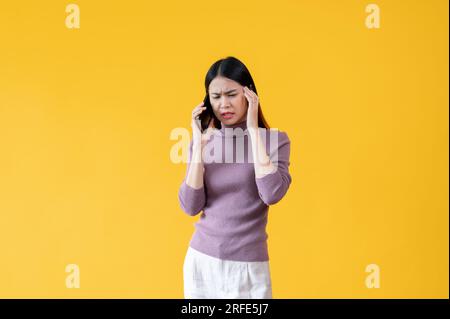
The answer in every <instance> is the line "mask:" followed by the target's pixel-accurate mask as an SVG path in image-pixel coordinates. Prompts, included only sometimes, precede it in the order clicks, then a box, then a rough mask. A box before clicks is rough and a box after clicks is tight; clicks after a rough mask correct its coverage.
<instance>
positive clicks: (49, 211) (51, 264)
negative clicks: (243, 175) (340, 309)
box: [0, 0, 449, 298]
mask: <svg viewBox="0 0 450 319" xmlns="http://www.w3.org/2000/svg"><path fill="white" fill-rule="evenodd" d="M68 3H70V2H69V1H67V2H66V1H49V0H48V1H8V2H2V4H1V5H0V152H1V153H0V154H1V156H0V252H1V257H0V258H1V259H0V260H1V262H0V297H3V298H5V297H8V298H15V297H25V298H35V297H42V298H50V297H56V298H59V297H63V298H80V297H87V298H111V297H118V298H120V297H123V298H183V287H182V263H183V259H184V256H185V253H186V249H187V245H188V242H189V240H190V237H191V235H192V232H193V231H194V227H193V223H194V222H195V221H196V220H197V219H198V217H199V215H198V216H197V217H194V218H192V217H189V216H188V215H186V214H185V213H184V212H183V211H182V210H181V209H180V207H179V203H178V198H177V192H178V187H179V185H180V183H181V181H182V179H183V176H184V174H185V169H186V166H185V164H183V163H181V164H174V163H172V162H171V161H170V159H169V152H170V149H171V147H172V145H174V144H175V141H172V140H170V139H169V135H170V132H171V130H172V129H174V128H176V127H185V128H187V129H189V130H190V129H191V128H190V115H191V111H192V109H193V108H194V107H195V106H196V105H197V104H198V103H200V102H201V101H202V99H203V97H204V87H203V81H204V76H205V74H206V71H207V70H208V68H209V66H210V65H211V64H212V63H213V62H215V61H216V60H218V59H219V58H223V57H226V56H228V55H232V56H236V57H238V58H239V59H241V60H242V61H243V62H244V63H245V64H246V65H247V66H248V68H249V69H250V71H251V72H252V75H253V77H254V79H255V83H256V86H257V88H258V92H259V96H260V101H261V106H262V109H263V111H264V114H265V116H266V118H267V120H268V122H269V124H270V126H271V127H275V128H279V129H281V130H283V131H286V132H287V133H288V135H289V137H290V139H291V166H290V171H291V174H292V178H293V182H292V184H291V187H290V189H289V191H288V193H287V195H286V197H284V198H283V200H282V201H281V202H279V203H278V204H276V205H274V206H272V207H271V208H270V213H269V224H268V228H267V231H268V234H269V254H270V260H271V261H270V262H271V272H272V280H273V295H274V298H448V296H449V286H448V282H449V278H448V271H449V265H448V261H449V255H448V252H449V246H448V239H449V238H448V235H449V233H448V225H449V224H448V222H449V220H448V84H449V83H448V2H447V1H444V0H442V1H437V0H435V1H425V0H423V1H406V0H405V1H399V0H396V1H373V3H376V4H378V5H379V6H380V9H381V21H380V22H381V28H380V29H368V28H367V27H366V26H365V18H366V16H367V15H368V14H367V13H366V12H365V6H366V5H367V4H368V3H371V2H369V1H356V0H355V1H350V0H345V1H334V0H328V1H313V0H311V1H286V0H280V1H277V2H273V1H235V0H229V1H169V2H165V1H134V0H131V1H126V2H115V1H85V0H83V1H76V2H74V3H76V4H78V5H79V6H80V10H81V12H80V18H81V19H80V22H81V28H80V29H78V30H77V29H72V30H71V29H68V28H66V26H65V18H66V15H67V13H65V6H66V5H67V4H68ZM71 263H75V264H77V265H79V267H80V276H81V277H80V284H81V288H79V289H68V288H66V286H65V279H66V276H67V275H68V274H67V273H66V272H65V266H66V265H67V264H71ZM372 263H374V264H377V265H379V266H380V270H381V274H380V275H381V277H380V284H381V287H380V288H379V289H368V288H367V287H366V286H365V278H366V276H367V275H368V274H367V273H366V272H365V267H366V266H367V265H368V264H372Z"/></svg>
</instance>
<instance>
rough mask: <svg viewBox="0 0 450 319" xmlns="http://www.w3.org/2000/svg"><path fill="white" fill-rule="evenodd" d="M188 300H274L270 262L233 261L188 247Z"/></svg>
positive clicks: (184, 272) (186, 276) (186, 287)
mask: <svg viewBox="0 0 450 319" xmlns="http://www.w3.org/2000/svg"><path fill="white" fill-rule="evenodd" d="M183 279H184V298H185V299H271V298H272V283H271V278H270V267H269V261H251V262H247V261H245V262H244V261H232V260H222V259H219V258H215V257H212V256H209V255H206V254H204V253H202V252H200V251H198V250H196V249H194V248H192V247H190V246H189V247H188V250H187V253H186V257H185V259H184V264H183Z"/></svg>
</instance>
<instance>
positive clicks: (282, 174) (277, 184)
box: [256, 131, 292, 205]
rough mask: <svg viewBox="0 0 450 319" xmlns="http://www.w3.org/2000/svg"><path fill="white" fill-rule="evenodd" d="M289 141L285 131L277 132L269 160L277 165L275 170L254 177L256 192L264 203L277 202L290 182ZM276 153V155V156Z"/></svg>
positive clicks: (271, 203)
mask: <svg viewBox="0 0 450 319" xmlns="http://www.w3.org/2000/svg"><path fill="white" fill-rule="evenodd" d="M290 148H291V142H290V140H289V137H288V135H287V134H286V133H285V132H281V131H280V132H279V135H278V148H277V149H275V150H273V152H270V155H269V157H270V160H271V161H272V163H273V164H274V165H275V166H276V167H277V170H276V171H275V172H272V173H270V174H267V175H264V176H263V177H260V178H256V185H257V187H258V193H259V196H260V198H261V199H262V201H263V202H264V203H265V204H266V205H273V204H275V203H277V202H279V201H280V200H281V199H282V198H283V196H284V195H285V194H286V192H287V190H288V188H289V185H290V184H291V182H292V178H291V175H290V173H289V165H290V159H289V157H290ZM276 155H277V156H276Z"/></svg>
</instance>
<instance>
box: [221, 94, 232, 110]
mask: <svg viewBox="0 0 450 319" xmlns="http://www.w3.org/2000/svg"><path fill="white" fill-rule="evenodd" d="M219 106H220V107H221V108H228V107H230V104H229V101H228V97H226V96H224V95H223V96H222V97H221V98H220V103H219Z"/></svg>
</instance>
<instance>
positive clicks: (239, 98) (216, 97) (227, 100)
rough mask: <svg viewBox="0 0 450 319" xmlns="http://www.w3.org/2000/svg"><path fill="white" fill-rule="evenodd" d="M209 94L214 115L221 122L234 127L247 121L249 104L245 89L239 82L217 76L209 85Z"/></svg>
mask: <svg viewBox="0 0 450 319" xmlns="http://www.w3.org/2000/svg"><path fill="white" fill-rule="evenodd" d="M208 92H209V101H210V102H211V106H212V109H213V111H214V115H215V116H216V117H217V118H218V119H219V121H221V122H222V123H224V124H227V125H232V124H236V123H241V122H242V121H245V120H246V116H247V108H248V102H247V99H246V97H245V95H244V87H243V86H242V85H240V84H239V83H238V82H236V81H233V80H230V79H228V78H225V77H222V76H217V77H215V78H214V79H213V80H212V81H211V83H210V84H209V89H208Z"/></svg>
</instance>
